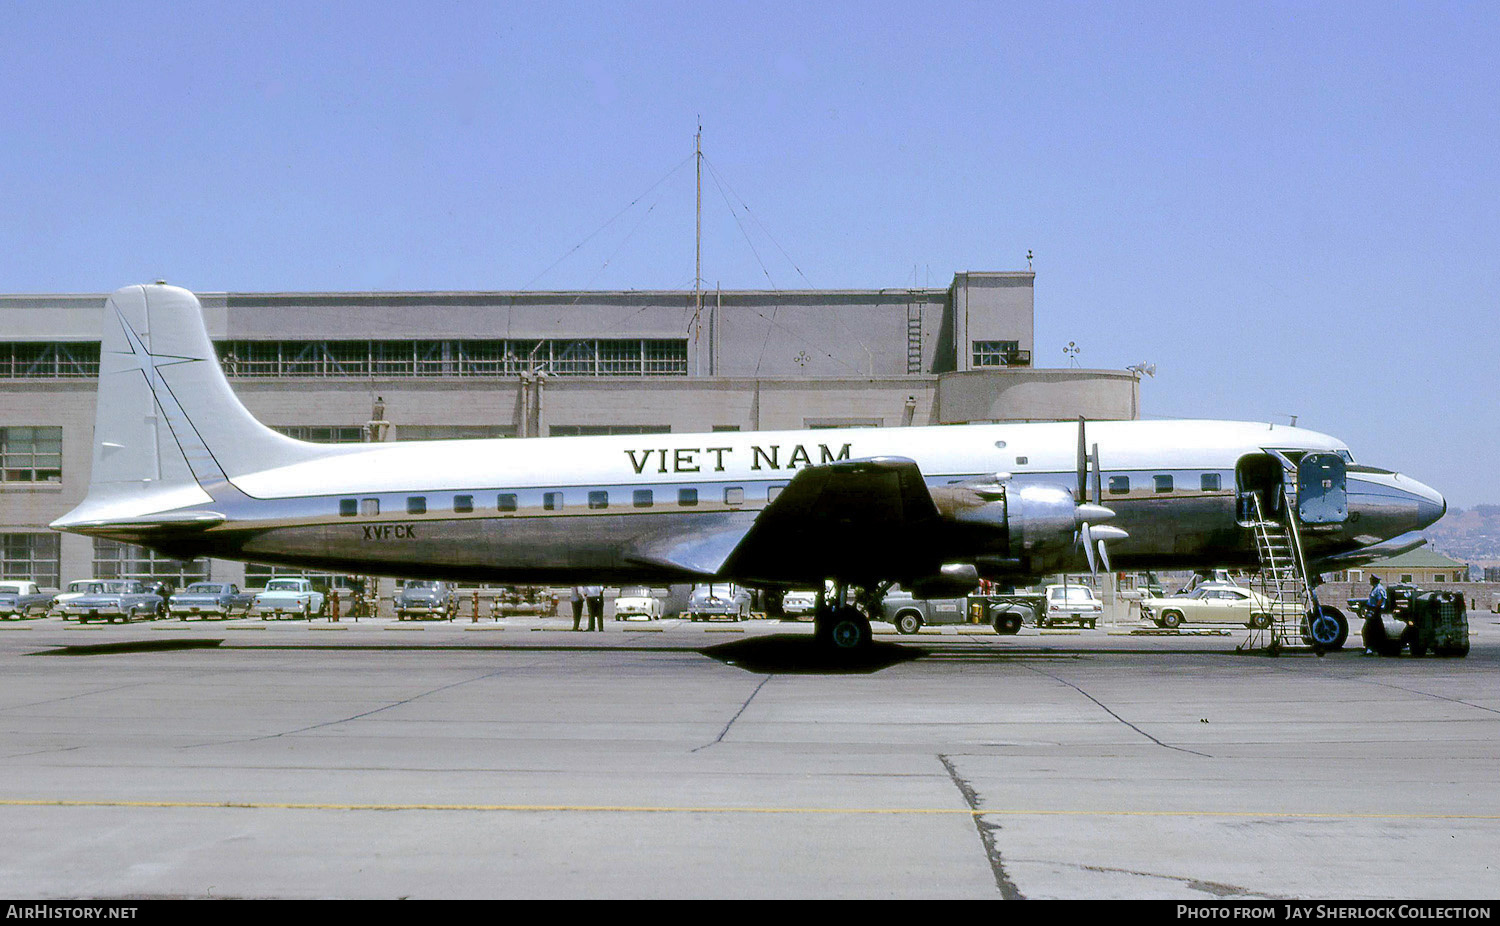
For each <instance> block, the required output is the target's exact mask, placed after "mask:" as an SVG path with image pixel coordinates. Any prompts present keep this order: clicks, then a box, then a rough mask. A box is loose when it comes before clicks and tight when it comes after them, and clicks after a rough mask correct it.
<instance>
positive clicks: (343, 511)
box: [339, 498, 359, 518]
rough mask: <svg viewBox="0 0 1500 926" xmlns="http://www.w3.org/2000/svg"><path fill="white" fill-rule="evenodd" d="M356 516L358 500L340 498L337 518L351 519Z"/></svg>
mask: <svg viewBox="0 0 1500 926" xmlns="http://www.w3.org/2000/svg"><path fill="white" fill-rule="evenodd" d="M357 514H359V499H357V498H341V499H339V517H341V518H352V517H354V516H355V515H357Z"/></svg>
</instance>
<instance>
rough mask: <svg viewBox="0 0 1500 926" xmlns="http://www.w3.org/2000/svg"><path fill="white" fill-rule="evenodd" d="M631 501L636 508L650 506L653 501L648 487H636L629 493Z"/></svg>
mask: <svg viewBox="0 0 1500 926" xmlns="http://www.w3.org/2000/svg"><path fill="white" fill-rule="evenodd" d="M631 503H632V504H634V505H635V507H637V508H650V507H651V506H652V505H653V504H654V503H655V502H654V500H653V498H652V496H651V490H650V489H636V490H635V492H634V494H632V495H631Z"/></svg>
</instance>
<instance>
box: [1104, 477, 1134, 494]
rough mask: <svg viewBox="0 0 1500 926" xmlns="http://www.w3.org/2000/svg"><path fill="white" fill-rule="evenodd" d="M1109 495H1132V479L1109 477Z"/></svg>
mask: <svg viewBox="0 0 1500 926" xmlns="http://www.w3.org/2000/svg"><path fill="white" fill-rule="evenodd" d="M1109 494H1110V495H1129V494H1130V477H1129V476H1110V477H1109Z"/></svg>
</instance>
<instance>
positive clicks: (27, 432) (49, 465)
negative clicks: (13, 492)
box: [0, 427, 62, 482]
mask: <svg viewBox="0 0 1500 926" xmlns="http://www.w3.org/2000/svg"><path fill="white" fill-rule="evenodd" d="M61 480H62V428H60V427H55V428H54V427H11V428H0V482H60V481H61Z"/></svg>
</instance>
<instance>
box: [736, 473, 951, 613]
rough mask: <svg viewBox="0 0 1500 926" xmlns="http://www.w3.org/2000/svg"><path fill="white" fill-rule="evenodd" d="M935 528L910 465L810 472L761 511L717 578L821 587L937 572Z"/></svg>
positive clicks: (929, 503)
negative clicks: (841, 580)
mask: <svg viewBox="0 0 1500 926" xmlns="http://www.w3.org/2000/svg"><path fill="white" fill-rule="evenodd" d="M938 524H939V517H938V510H937V506H936V505H935V504H934V503H933V500H932V495H931V494H930V493H928V491H927V486H926V484H925V483H924V482H923V481H922V471H921V470H920V469H918V468H917V464H916V462H915V461H913V460H909V459H906V458H904V457H873V458H869V459H863V460H844V461H840V462H837V463H828V464H824V465H821V466H809V467H806V468H805V469H802V470H800V471H799V472H798V473H797V475H796V476H795V477H793V478H792V481H791V482H790V483H789V484H788V485H787V487H786V488H785V489H782V491H781V493H780V494H779V495H777V496H776V498H775V499H773V500H772V501H771V503H770V504H769V505H767V506H766V507H765V509H764V510H762V511H761V513H760V516H759V517H757V518H756V519H755V523H754V524H753V525H752V526H751V527H750V529H749V531H747V532H746V534H745V536H744V538H743V539H741V540H740V542H739V544H738V545H736V546H735V548H734V550H733V552H731V553H730V554H729V557H728V559H727V560H726V561H725V563H724V565H723V568H722V569H721V572H722V573H723V574H725V575H728V576H734V577H736V578H744V579H760V580H763V581H798V582H815V583H819V584H821V583H822V581H823V580H824V579H825V578H827V577H828V576H831V575H841V576H859V575H868V576H870V577H871V578H879V577H885V576H892V575H897V576H910V575H921V574H926V573H935V572H937V568H938V565H939V562H938V559H937V557H936V554H935V553H934V550H933V544H932V543H931V542H930V540H931V537H932V534H933V532H934V530H935V529H936V528H937V526H938ZM929 560H931V562H930V563H929V562H928V561H929Z"/></svg>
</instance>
